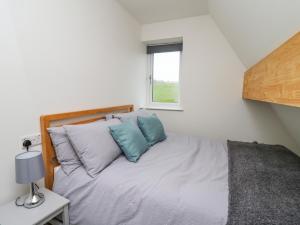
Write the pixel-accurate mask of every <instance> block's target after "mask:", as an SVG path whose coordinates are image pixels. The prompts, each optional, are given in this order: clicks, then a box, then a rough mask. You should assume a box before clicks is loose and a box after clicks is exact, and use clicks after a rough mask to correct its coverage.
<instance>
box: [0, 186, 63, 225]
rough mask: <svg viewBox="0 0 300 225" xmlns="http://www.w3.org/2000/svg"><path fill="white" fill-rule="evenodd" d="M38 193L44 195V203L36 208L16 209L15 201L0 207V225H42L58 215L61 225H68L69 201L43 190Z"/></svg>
mask: <svg viewBox="0 0 300 225" xmlns="http://www.w3.org/2000/svg"><path fill="white" fill-rule="evenodd" d="M40 192H42V193H44V195H45V202H44V203H43V204H42V205H40V206H38V207H36V208H32V209H26V208H24V207H22V206H19V207H18V206H16V205H15V201H12V202H9V203H7V204H4V205H2V206H0V225H42V224H45V223H47V222H50V221H51V220H52V219H53V218H55V217H56V216H58V215H60V214H61V215H62V220H63V224H64V225H69V211H68V205H69V200H68V199H66V198H64V197H62V196H60V195H58V194H56V193H54V192H52V191H50V190H48V189H45V188H41V189H40ZM54 224H57V223H54Z"/></svg>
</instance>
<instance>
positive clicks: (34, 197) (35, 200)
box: [24, 183, 45, 209]
mask: <svg viewBox="0 0 300 225" xmlns="http://www.w3.org/2000/svg"><path fill="white" fill-rule="evenodd" d="M44 201H45V197H44V195H43V194H42V193H39V192H38V191H37V190H36V189H35V184H34V183H31V184H30V193H29V195H28V196H27V198H26V199H25V202H24V207H25V208H28V209H31V208H35V207H37V206H39V205H41V204H42V203H43V202H44Z"/></svg>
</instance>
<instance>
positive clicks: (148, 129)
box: [138, 114, 167, 146]
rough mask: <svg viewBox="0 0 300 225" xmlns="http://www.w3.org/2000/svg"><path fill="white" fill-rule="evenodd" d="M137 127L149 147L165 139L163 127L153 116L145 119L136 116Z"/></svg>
mask: <svg viewBox="0 0 300 225" xmlns="http://www.w3.org/2000/svg"><path fill="white" fill-rule="evenodd" d="M138 125H139V127H140V129H141V131H142V132H143V134H144V136H145V138H146V140H147V142H148V143H149V144H150V145H151V146H152V145H154V144H156V143H157V142H160V141H163V140H165V139H166V138H167V137H166V134H165V130H164V126H163V124H162V123H161V121H160V120H159V119H158V117H157V116H156V115H155V114H154V115H152V116H147V117H142V116H138Z"/></svg>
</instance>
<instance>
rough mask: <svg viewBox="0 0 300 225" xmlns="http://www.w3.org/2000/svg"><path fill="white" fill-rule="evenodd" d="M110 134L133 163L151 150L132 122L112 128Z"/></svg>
mask: <svg viewBox="0 0 300 225" xmlns="http://www.w3.org/2000/svg"><path fill="white" fill-rule="evenodd" d="M109 128H110V133H111V135H112V137H113V138H114V140H115V141H116V142H117V144H118V145H119V146H120V148H121V149H122V151H123V152H124V154H125V156H126V158H127V159H128V160H129V161H131V162H137V161H138V159H139V158H140V157H141V155H142V154H143V153H144V152H146V151H147V150H148V148H149V144H148V143H147V141H146V139H145V137H144V136H143V134H142V132H141V131H140V129H139V128H138V127H137V126H136V125H135V124H134V123H133V122H132V121H126V122H124V123H122V124H120V125H114V126H110V127H109Z"/></svg>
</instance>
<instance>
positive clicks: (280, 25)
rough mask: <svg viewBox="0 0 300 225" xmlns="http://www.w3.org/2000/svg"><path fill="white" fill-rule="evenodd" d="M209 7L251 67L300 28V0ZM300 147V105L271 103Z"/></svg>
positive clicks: (216, 1) (217, 0)
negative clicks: (296, 106) (290, 105)
mask: <svg viewBox="0 0 300 225" xmlns="http://www.w3.org/2000/svg"><path fill="white" fill-rule="evenodd" d="M209 10H210V13H211V15H212V16H213V18H214V19H215V21H216V23H217V24H218V25H219V27H220V29H221V30H222V31H223V33H224V34H225V36H226V37H227V39H228V41H229V42H230V43H231V45H232V47H233V48H234V50H235V51H236V53H237V54H238V56H239V57H240V59H241V60H242V62H243V63H244V64H245V66H246V67H247V68H249V67H251V66H252V65H254V64H255V63H256V62H258V61H259V60H260V59H262V58H263V57H265V56H266V55H267V54H268V53H270V52H271V51H272V50H274V49H275V48H277V47H278V46H279V45H280V44H282V43H283V42H285V41H286V40H287V39H288V38H289V37H291V36H293V35H294V34H295V33H297V32H299V31H300V1H298V0H291V1H286V0H264V1H261V0H243V1H240V0H226V1H224V0H209ZM271 106H272V108H273V110H274V111H275V113H276V114H277V116H278V117H279V119H280V120H281V122H282V123H283V125H284V126H285V127H286V129H287V132H288V133H289V134H290V136H291V137H293V138H294V140H295V141H296V142H297V143H298V146H299V149H298V152H299V151H300V109H299V108H292V107H287V106H281V105H275V104H272V105H271Z"/></svg>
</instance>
